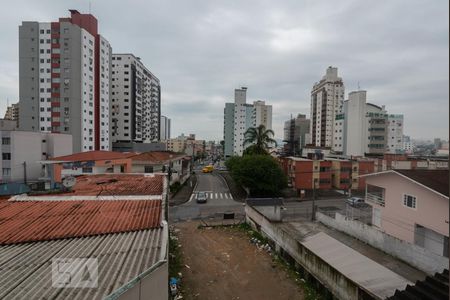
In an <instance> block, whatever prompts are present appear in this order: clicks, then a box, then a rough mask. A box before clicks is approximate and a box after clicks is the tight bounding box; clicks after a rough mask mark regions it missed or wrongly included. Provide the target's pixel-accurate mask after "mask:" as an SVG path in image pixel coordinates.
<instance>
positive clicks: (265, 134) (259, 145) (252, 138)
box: [244, 125, 277, 154]
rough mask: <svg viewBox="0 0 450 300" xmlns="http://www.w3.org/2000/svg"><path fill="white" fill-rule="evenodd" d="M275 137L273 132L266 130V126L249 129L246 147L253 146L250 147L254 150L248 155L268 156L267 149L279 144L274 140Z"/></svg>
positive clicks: (245, 141) (245, 135)
mask: <svg viewBox="0 0 450 300" xmlns="http://www.w3.org/2000/svg"><path fill="white" fill-rule="evenodd" d="M274 135H275V133H274V132H273V130H272V129H266V127H265V126H264V125H259V126H258V127H250V128H249V129H247V131H246V132H245V134H244V137H245V140H244V146H247V145H249V144H251V145H252V146H250V147H252V148H251V149H250V150H249V151H247V153H246V154H268V152H267V149H269V147H270V145H271V144H273V145H275V146H276V145H277V142H276V141H275V140H274V139H273V138H272V137H273V136H274ZM250 147H248V148H250ZM249 152H250V153H249Z"/></svg>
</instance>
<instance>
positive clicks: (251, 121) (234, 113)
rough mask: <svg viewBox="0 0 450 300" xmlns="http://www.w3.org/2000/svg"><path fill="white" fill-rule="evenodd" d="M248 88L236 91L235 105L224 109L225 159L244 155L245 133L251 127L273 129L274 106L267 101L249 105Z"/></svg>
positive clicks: (226, 106)
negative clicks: (262, 126)
mask: <svg viewBox="0 0 450 300" xmlns="http://www.w3.org/2000/svg"><path fill="white" fill-rule="evenodd" d="M246 102H247V88H246V87H242V88H240V89H235V90H234V103H225V109H224V142H225V144H224V148H225V149H224V153H225V157H230V156H232V155H242V154H243V152H244V150H245V148H246V146H244V140H245V132H246V131H247V129H249V128H250V127H258V126H259V125H264V127H265V128H266V129H272V106H271V105H266V103H265V101H261V100H258V101H254V102H253V104H247V103H246Z"/></svg>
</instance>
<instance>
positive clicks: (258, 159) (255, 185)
mask: <svg viewBox="0 0 450 300" xmlns="http://www.w3.org/2000/svg"><path fill="white" fill-rule="evenodd" d="M226 165H227V168H228V169H229V170H230V172H231V176H232V177H233V179H234V180H235V181H236V183H238V184H240V185H242V186H245V187H247V188H249V190H250V195H251V196H252V197H273V196H279V195H280V193H281V190H282V189H283V188H285V187H286V185H287V179H286V176H285V175H284V173H283V171H282V170H281V168H280V166H279V165H278V163H277V161H276V160H275V159H274V158H272V157H271V156H269V155H246V156H243V157H232V158H230V159H229V160H227V162H226Z"/></svg>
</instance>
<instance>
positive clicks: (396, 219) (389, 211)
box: [365, 170, 449, 257]
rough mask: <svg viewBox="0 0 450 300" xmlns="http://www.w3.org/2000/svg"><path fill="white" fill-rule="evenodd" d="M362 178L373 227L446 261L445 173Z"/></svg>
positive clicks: (387, 173)
mask: <svg viewBox="0 0 450 300" xmlns="http://www.w3.org/2000/svg"><path fill="white" fill-rule="evenodd" d="M365 178H366V183H367V186H366V203H368V204H370V205H372V208H373V213H372V224H373V225H374V226H376V227H378V228H380V229H381V230H382V231H383V232H384V233H387V234H389V235H391V236H394V237H396V238H398V239H400V240H403V241H405V242H408V243H411V244H415V245H418V246H420V247H423V248H425V249H428V250H430V251H431V252H433V253H435V254H438V255H442V256H445V257H448V255H449V252H448V238H449V228H448V209H449V201H448V199H449V198H448V170H390V171H385V172H380V173H374V174H370V175H368V176H365Z"/></svg>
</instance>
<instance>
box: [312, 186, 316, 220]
mask: <svg viewBox="0 0 450 300" xmlns="http://www.w3.org/2000/svg"><path fill="white" fill-rule="evenodd" d="M315 211H316V179H315V178H313V201H312V209H311V212H312V213H311V221H315V220H316V212H315Z"/></svg>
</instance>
